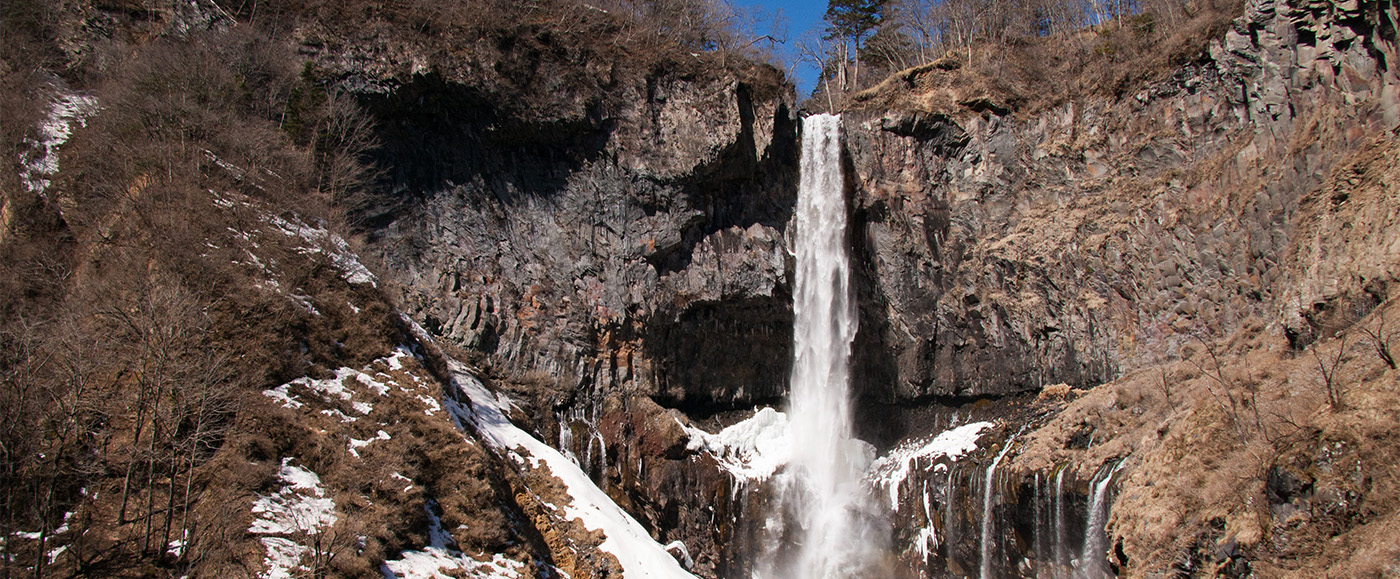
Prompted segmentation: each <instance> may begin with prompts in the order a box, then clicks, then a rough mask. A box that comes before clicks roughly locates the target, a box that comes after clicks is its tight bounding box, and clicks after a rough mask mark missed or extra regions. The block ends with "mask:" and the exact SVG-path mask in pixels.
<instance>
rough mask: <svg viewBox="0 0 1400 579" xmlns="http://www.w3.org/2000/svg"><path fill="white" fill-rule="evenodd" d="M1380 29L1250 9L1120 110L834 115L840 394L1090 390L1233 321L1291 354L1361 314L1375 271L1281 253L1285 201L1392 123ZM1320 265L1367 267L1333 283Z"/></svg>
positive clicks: (1322, 9)
mask: <svg viewBox="0 0 1400 579" xmlns="http://www.w3.org/2000/svg"><path fill="white" fill-rule="evenodd" d="M1377 10H1380V11H1379V12H1377ZM1378 18H1379V19H1380V20H1379V21H1380V22H1392V21H1393V18H1395V15H1394V11H1393V9H1391V8H1385V9H1384V10H1381V9H1378V8H1375V7H1359V5H1354V4H1332V3H1308V2H1294V3H1285V2H1272V1H1269V2H1252V3H1250V5H1249V7H1248V9H1247V12H1246V14H1245V15H1244V16H1243V17H1241V18H1240V19H1239V20H1237V21H1236V22H1235V25H1234V28H1233V29H1232V30H1231V31H1230V32H1229V33H1228V34H1227V35H1226V37H1225V38H1224V40H1223V41H1221V42H1217V43H1215V44H1213V45H1212V47H1211V49H1210V51H1209V54H1208V55H1205V56H1203V58H1202V60H1201V61H1200V62H1197V63H1193V64H1190V65H1187V66H1185V67H1183V68H1182V69H1181V70H1180V71H1179V72H1178V73H1177V74H1176V75H1175V76H1174V77H1173V78H1171V79H1170V80H1168V81H1166V82H1163V83H1160V84H1157V85H1154V86H1149V87H1147V88H1146V89H1144V90H1142V91H1141V92H1139V93H1137V94H1135V95H1131V96H1127V97H1124V98H1121V99H1114V100H1101V101H1090V102H1071V103H1069V104H1067V105H1065V106H1063V107H1061V108H1059V109H1055V110H1050V111H1047V112H1046V113H1044V114H1040V115H1036V116H1031V117H1019V116H1017V115H1014V114H1012V115H1006V114H1004V113H1005V111H1004V110H1001V109H998V108H996V107H972V106H971V105H966V104H965V105H964V106H965V110H964V114H961V115H959V116H956V118H949V117H944V116H940V115H922V116H921V115H920V114H908V113H904V114H901V113H884V112H881V111H877V112H867V113H863V114H848V115H847V120H846V127H847V135H848V139H849V140H848V148H849V150H850V154H851V164H852V168H853V169H854V172H855V177H854V180H855V182H856V183H855V185H854V190H855V216H856V222H855V224H854V225H853V230H854V233H855V239H854V245H855V248H856V250H857V251H858V253H859V255H860V262H861V264H862V270H861V274H862V276H863V280H862V283H861V284H860V288H861V292H862V319H861V323H862V328H861V329H862V338H861V342H862V344H861V345H860V346H858V350H859V352H860V353H861V354H860V356H859V369H858V373H857V378H856V380H857V384H858V388H861V389H862V390H863V391H864V392H865V396H866V397H867V398H868V399H870V400H875V401H886V402H898V401H911V400H918V399H921V398H922V397H927V396H949V395H957V396H987V395H1004V394H1008V393H1013V392H1020V391H1027V390H1035V389H1037V388H1039V387H1041V386H1043V385H1046V384H1054V383H1057V382H1065V383H1068V384H1071V385H1076V386H1083V385H1093V384H1097V383H1101V382H1104V381H1106V380H1109V379H1112V378H1114V377H1116V376H1118V375H1120V373H1122V372H1123V371H1126V370H1130V369H1132V368H1136V367H1140V366H1142V365H1144V364H1150V363H1155V362H1158V361H1161V360H1165V359H1170V358H1173V357H1175V356H1177V355H1179V349H1180V348H1181V346H1182V345H1184V344H1186V343H1188V342H1191V341H1193V340H1194V338H1193V336H1196V335H1201V336H1221V335H1225V334H1228V333H1229V332H1231V331H1233V330H1234V329H1236V328H1238V327H1239V324H1240V321H1241V320H1243V319H1246V318H1249V317H1251V316H1259V317H1264V318H1271V319H1277V318H1279V317H1282V318H1283V319H1284V320H1285V322H1286V324H1287V326H1288V328H1289V331H1290V332H1294V333H1297V334H1299V335H1302V336H1304V337H1303V338H1301V339H1300V342H1299V343H1301V344H1305V343H1306V341H1307V340H1308V339H1310V338H1307V337H1306V336H1310V335H1312V334H1313V333H1315V331H1316V330H1315V328H1314V327H1313V326H1317V325H1318V324H1319V323H1321V322H1317V321H1316V318H1317V317H1318V316H1316V315H1313V314H1312V312H1313V311H1314V310H1316V311H1322V310H1324V309H1332V308H1334V306H1333V305H1331V304H1333V303H1334V302H1337V303H1338V304H1339V305H1338V306H1337V307H1336V309H1346V308H1345V307H1342V306H1346V305H1347V304H1352V303H1353V302H1356V301H1358V299H1359V300H1360V301H1362V302H1366V301H1367V300H1369V303H1370V304H1371V305H1374V303H1375V300H1374V298H1373V297H1368V296H1369V295H1372V294H1375V293H1376V292H1374V291H1371V292H1369V293H1368V291H1367V290H1366V289H1365V286H1366V284H1367V283H1371V284H1373V286H1374V284H1375V283H1377V282H1375V281H1374V280H1376V279H1378V278H1393V277H1394V275H1393V273H1381V272H1380V271H1379V270H1377V269H1376V267H1375V264H1377V263H1379V262H1380V261H1384V259H1381V260H1379V261H1378V260H1376V259H1370V258H1362V257H1359V256H1356V255H1350V254H1348V253H1346V252H1347V251H1349V250H1347V249H1337V250H1333V249H1330V248H1329V249H1322V248H1320V247H1304V248H1303V250H1302V251H1294V250H1292V249H1291V247H1292V246H1293V245H1294V244H1295V236H1296V235H1297V234H1298V230H1297V227H1298V223H1299V220H1298V219H1299V216H1300V213H1299V211H1300V199H1302V198H1303V197H1304V196H1305V195H1307V194H1308V193H1309V192H1310V191H1312V190H1313V189H1315V188H1316V187H1318V186H1319V185H1320V184H1321V183H1322V182H1323V180H1324V179H1325V178H1326V177H1327V175H1328V173H1329V171H1331V170H1332V167H1333V166H1334V164H1335V163H1337V162H1338V161H1339V160H1340V159H1342V158H1344V157H1345V156H1346V155H1349V154H1351V152H1352V151H1354V150H1356V148H1357V147H1358V146H1359V145H1361V144H1362V142H1363V141H1365V140H1366V139H1368V138H1370V137H1369V136H1368V135H1375V134H1377V133H1379V132H1380V131H1382V130H1385V129H1388V128H1390V127H1393V126H1395V124H1396V122H1397V112H1400V108H1397V104H1398V103H1397V100H1396V94H1397V92H1396V90H1397V89H1396V87H1397V81H1396V77H1395V74H1394V72H1393V71H1391V70H1389V69H1387V68H1386V66H1384V65H1383V63H1384V62H1387V61H1393V59H1394V57H1393V56H1391V55H1394V54H1395V39H1394V33H1393V32H1391V31H1390V30H1391V29H1390V28H1387V27H1386V26H1382V25H1377V24H1375V23H1376V22H1378V20H1377V19H1378ZM932 74H937V71H934V72H932ZM974 109H980V112H979V111H978V110H974ZM1358 182H1359V181H1358ZM1337 195H1341V196H1343V197H1344V196H1345V192H1340V193H1337ZM1303 209H1306V207H1304V208H1303ZM1358 218H1359V219H1365V220H1366V221H1367V222H1368V223H1375V222H1377V220H1383V219H1384V218H1383V217H1381V216H1380V215H1379V214H1377V215H1369V214H1368V215H1360V216H1358ZM1306 223H1307V226H1306V227H1307V229H1308V231H1314V230H1316V228H1318V227H1326V225H1324V223H1335V221H1327V220H1325V219H1309V220H1307V221H1306ZM1373 229H1374V228H1373ZM1351 253H1355V252H1354V251H1352V252H1351ZM1326 255H1336V256H1339V257H1342V259H1343V261H1344V262H1347V263H1350V262H1358V263H1359V262H1363V261H1364V262H1366V263H1368V264H1371V265H1366V266H1365V268H1362V269H1364V270H1365V272H1364V273H1363V272H1361V271H1359V270H1358V271H1357V272H1355V273H1350V272H1348V273H1346V274H1345V275H1342V276H1341V277H1340V279H1338V277H1337V275H1334V274H1336V273H1337V272H1335V271H1333V270H1334V269H1335V268H1333V267H1331V266H1328V265H1323V266H1322V267H1321V268H1320V269H1319V267H1318V266H1319V264H1327V263H1329V262H1331V263H1336V260H1332V259H1329V258H1326V257H1322V256H1326ZM1366 268H1369V269H1366ZM1327 272H1330V273H1327ZM1358 296H1359V298H1358ZM1363 305H1364V304H1363ZM1352 309H1355V307H1353V308H1352ZM1363 309H1364V308H1363ZM1363 313H1364V312H1363Z"/></svg>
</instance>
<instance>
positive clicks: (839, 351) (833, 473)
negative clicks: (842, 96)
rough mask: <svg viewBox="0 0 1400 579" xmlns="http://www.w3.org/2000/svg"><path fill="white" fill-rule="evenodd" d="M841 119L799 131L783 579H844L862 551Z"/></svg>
mask: <svg viewBox="0 0 1400 579" xmlns="http://www.w3.org/2000/svg"><path fill="white" fill-rule="evenodd" d="M840 139H841V118H840V117H838V116H832V115H816V116H812V117H808V118H807V119H806V120H805V121H804V122H803V136H802V168H801V170H802V180H801V183H800V186H799V189H798V196H797V227H796V235H795V243H794V245H795V246H796V253H797V262H796V279H795V291H794V292H793V313H794V321H793V341H794V356H795V357H794V360H793V369H792V392H791V398H790V399H789V412H790V416H791V418H790V420H791V424H792V431H791V436H792V441H793V466H794V467H795V471H796V472H795V480H794V481H793V484H792V485H790V487H789V490H788V491H787V492H786V493H785V494H786V496H785V497H784V501H785V502H786V503H787V505H788V506H789V507H790V508H791V509H792V511H793V512H794V513H795V515H796V517H797V519H798V521H797V522H798V524H799V525H800V527H801V529H802V533H803V537H802V538H801V548H800V552H799V553H798V554H797V559H796V561H795V562H794V564H793V565H792V568H790V569H789V570H788V571H787V573H786V575H787V576H789V577H802V578H813V579H816V578H821V577H848V576H851V575H853V574H855V573H856V572H857V571H858V570H859V567H860V565H861V556H862V553H863V552H864V551H867V550H868V549H869V545H868V544H866V543H865V542H864V541H863V540H862V539H861V536H862V535H863V534H865V533H864V532H863V529H862V528H861V525H862V522H861V521H860V520H859V514H858V513H859V511H860V510H861V509H860V505H859V504H858V503H860V499H861V496H862V494H863V493H862V486H861V484H860V482H859V481H860V473H861V471H862V470H863V469H864V467H865V466H866V465H867V464H868V463H869V461H870V457H869V456H868V452H866V451H865V450H864V448H865V445H864V444H863V443H860V442H859V441H856V440H854V439H852V438H851V416H850V402H849V394H848V392H847V388H848V382H849V373H850V371H849V358H850V353H851V339H852V338H853V337H855V332H856V317H855V309H854V307H853V305H852V303H851V296H850V287H849V279H850V264H849V259H848V257H847V256H846V243H845V241H846V200H845V195H844V183H843V180H842V176H841V154H840V153H841V140H840Z"/></svg>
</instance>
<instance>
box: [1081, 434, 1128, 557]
mask: <svg viewBox="0 0 1400 579" xmlns="http://www.w3.org/2000/svg"><path fill="white" fill-rule="evenodd" d="M1125 462H1126V461H1121V460H1120V461H1118V464H1116V465H1114V467H1113V468H1112V469H1111V470H1109V471H1108V474H1106V475H1105V476H1104V477H1103V478H1102V479H1100V480H1096V481H1094V482H1093V485H1092V492H1091V493H1090V495H1089V512H1088V513H1086V516H1085V519H1087V520H1088V523H1087V524H1086V525H1085V527H1084V550H1083V552H1081V553H1080V554H1079V566H1078V569H1076V571H1075V574H1074V576H1075V578H1076V579H1101V578H1105V577H1113V576H1114V575H1113V573H1112V572H1111V571H1110V570H1109V569H1108V568H1107V567H1108V564H1107V559H1106V557H1107V556H1108V536H1107V535H1105V534H1104V523H1106V522H1107V519H1108V507H1107V505H1106V501H1107V499H1108V486H1109V485H1110V484H1112V483H1113V475H1116V474H1118V469H1121V468H1123V464H1124V463H1125Z"/></svg>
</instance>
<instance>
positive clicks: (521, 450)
mask: <svg viewBox="0 0 1400 579" xmlns="http://www.w3.org/2000/svg"><path fill="white" fill-rule="evenodd" d="M415 333H417V332H415ZM448 367H449V370H450V371H451V374H452V392H451V396H449V397H447V398H446V399H445V400H444V406H445V407H446V408H447V410H448V412H449V413H450V414H451V416H452V419H453V421H454V422H456V423H457V425H458V427H459V428H462V429H463V430H468V429H470V430H471V431H474V432H475V433H476V434H477V435H478V436H479V437H480V438H481V439H482V440H484V441H486V442H487V444H489V445H491V446H493V447H495V448H496V449H497V450H498V451H500V452H502V453H503V454H505V455H507V456H508V457H510V459H511V460H512V461H513V462H515V463H516V464H517V465H519V467H520V468H528V469H531V470H536V471H538V470H540V469H541V468H548V469H549V473H550V475H552V476H553V477H554V478H555V479H557V480H558V481H559V482H560V483H562V485H563V488H564V490H565V491H566V492H567V496H568V498H569V503H568V504H563V505H550V506H551V507H552V508H553V509H554V510H555V511H556V512H557V513H559V514H561V515H562V517H563V518H564V519H565V520H572V519H578V520H580V521H581V522H582V523H583V525H584V527H586V528H588V529H589V530H590V531H602V532H603V534H604V536H605V538H604V540H603V542H602V544H601V545H599V549H601V550H602V551H604V552H606V553H608V554H611V555H613V556H614V557H616V558H617V561H618V563H619V564H620V565H621V566H622V571H623V574H624V576H626V577H628V578H629V579H636V578H641V577H656V578H662V579H668V578H679V579H694V575H691V574H690V573H687V572H686V571H685V570H684V569H682V568H681V565H680V563H679V562H677V561H676V559H675V557H673V556H672V555H671V553H669V552H667V550H666V549H665V548H664V547H662V546H661V545H660V544H658V543H657V542H656V541H654V540H653V539H652V538H651V535H650V534H649V533H647V530H646V529H645V528H643V527H642V525H641V524H640V523H638V522H637V521H636V519H633V518H632V516H631V515H629V514H628V513H627V511H624V510H623V509H622V507H619V506H618V505H617V503H614V502H613V501H612V499H611V498H610V497H608V495H607V493H604V492H603V490H602V489H599V488H598V487H597V485H595V484H593V481H592V480H591V479H589V478H588V475H586V474H584V473H583V471H582V470H579V467H578V466H577V465H575V464H574V463H573V462H572V461H570V460H569V459H568V458H567V457H565V456H564V455H563V454H561V453H560V452H559V451H557V450H555V449H554V448H553V447H551V446H549V445H547V444H545V443H543V442H540V441H539V440H538V439H536V438H535V437H533V436H531V435H530V434H529V433H527V432H525V431H524V430H521V429H520V428H518V427H516V426H515V425H514V424H512V423H511V421H510V419H509V418H508V413H509V409H510V400H509V399H507V398H505V396H503V395H496V394H492V393H491V391H489V390H487V389H486V387H485V386H484V385H482V383H481V382H480V381H479V380H477V379H476V377H475V376H473V375H472V373H471V371H470V370H469V369H468V368H467V366H466V365H464V364H462V363H460V362H457V361H456V360H451V359H448Z"/></svg>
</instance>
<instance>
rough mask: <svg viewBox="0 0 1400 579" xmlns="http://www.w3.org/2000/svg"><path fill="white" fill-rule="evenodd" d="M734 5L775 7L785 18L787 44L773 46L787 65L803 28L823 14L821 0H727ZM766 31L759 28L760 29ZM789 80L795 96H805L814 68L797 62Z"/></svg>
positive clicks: (816, 25)
mask: <svg viewBox="0 0 1400 579" xmlns="http://www.w3.org/2000/svg"><path fill="white" fill-rule="evenodd" d="M731 1H732V2H734V5H735V6H738V7H742V8H759V9H761V10H763V11H764V12H766V13H768V14H769V15H772V14H773V13H775V12H778V11H779V10H781V11H782V16H783V18H785V19H786V20H787V45H786V46H778V47H776V51H777V52H778V53H779V54H780V55H782V57H783V60H784V62H786V63H787V64H788V65H791V64H792V62H793V60H794V59H793V57H792V52H793V49H794V48H795V46H796V45H797V41H798V40H799V39H801V38H802V36H803V35H804V34H806V33H807V31H809V30H811V29H814V28H821V27H822V26H823V22H822V15H823V14H826V1H825V0H805V1H804V0H731ZM762 32H766V31H764V30H760V33H762ZM793 76H794V78H793V79H792V80H793V82H796V83H797V97H798V98H799V99H801V98H805V97H806V96H807V95H809V94H812V85H813V83H815V82H816V80H817V69H816V67H813V66H811V65H804V66H799V67H798V68H797V70H796V71H795V72H794V74H793Z"/></svg>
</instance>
